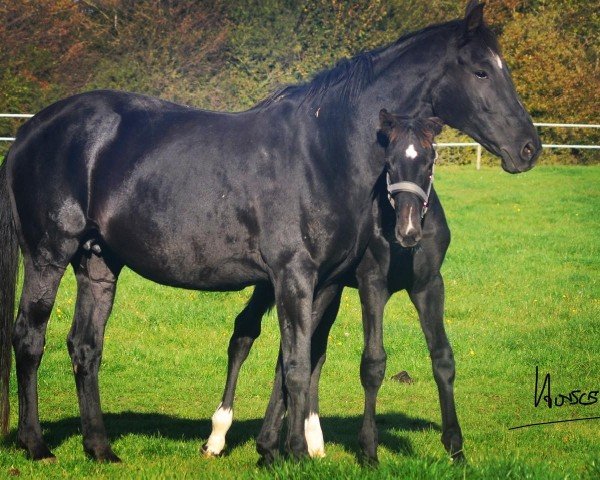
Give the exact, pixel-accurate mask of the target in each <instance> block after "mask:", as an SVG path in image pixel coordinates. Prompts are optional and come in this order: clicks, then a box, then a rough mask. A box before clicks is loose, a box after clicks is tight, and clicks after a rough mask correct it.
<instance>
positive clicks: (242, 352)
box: [202, 283, 275, 457]
mask: <svg viewBox="0 0 600 480" xmlns="http://www.w3.org/2000/svg"><path fill="white" fill-rule="evenodd" d="M274 300H275V294H274V293H273V287H272V286H271V285H270V284H268V283H264V284H258V285H257V286H256V287H255V289H254V292H252V297H250V301H249V302H248V305H246V307H245V308H244V310H242V311H241V312H240V314H239V315H238V316H237V318H236V319H235V327H234V330H233V334H232V335H231V339H230V340H229V348H228V349H227V354H228V356H229V358H228V363H227V381H226V382H225V390H224V391H223V398H222V400H221V403H220V404H219V406H218V407H217V410H216V411H215V413H214V414H213V416H212V432H211V434H210V437H208V440H207V442H206V443H205V444H204V445H203V447H202V451H203V453H204V455H205V456H207V457H214V456H217V455H220V454H221V453H222V451H223V448H224V447H225V435H227V431H228V430H229V427H231V423H232V421H233V400H234V396H235V387H236V385H237V380H238V376H239V373H240V369H241V368H242V364H243V363H244V361H245V360H246V358H248V354H249V353H250V349H251V348H252V344H253V343H254V340H256V339H257V338H258V336H259V335H260V324H261V321H262V317H263V315H264V314H265V313H266V312H267V310H268V309H269V308H271V307H272V306H273V302H274Z"/></svg>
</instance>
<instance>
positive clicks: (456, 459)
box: [450, 450, 467, 465]
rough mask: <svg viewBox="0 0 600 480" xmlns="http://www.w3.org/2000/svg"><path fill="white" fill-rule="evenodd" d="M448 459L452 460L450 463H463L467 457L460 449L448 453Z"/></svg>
mask: <svg viewBox="0 0 600 480" xmlns="http://www.w3.org/2000/svg"><path fill="white" fill-rule="evenodd" d="M450 460H452V463H454V464H456V465H464V464H466V463H467V457H465V454H464V453H463V451H462V450H459V451H458V452H456V453H453V454H452V455H450Z"/></svg>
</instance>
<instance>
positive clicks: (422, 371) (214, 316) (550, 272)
mask: <svg viewBox="0 0 600 480" xmlns="http://www.w3.org/2000/svg"><path fill="white" fill-rule="evenodd" d="M598 185H600V167H596V166H595V167H558V166H557V167H540V168H537V169H534V170H532V171H531V172H528V173H526V174H523V175H517V176H511V175H508V174H505V173H503V172H502V171H501V170H500V169H499V168H498V167H496V168H487V167H486V168H484V169H482V170H481V171H475V170H474V169H473V168H472V167H453V166H443V167H441V168H440V169H439V171H438V175H437V178H436V188H437V190H438V192H439V194H440V197H441V199H442V201H443V204H444V207H445V209H446V214H447V216H448V220H449V223H450V227H451V229H452V234H453V238H452V245H451V247H450V250H449V252H448V256H447V260H446V263H445V265H444V268H443V273H444V277H445V281H446V286H447V295H446V298H447V301H446V324H447V330H448V333H449V336H450V339H451V342H452V345H453V348H454V352H455V357H456V364H457V378H456V401H457V408H458V414H459V418H460V420H461V423H462V427H463V432H464V435H465V449H466V454H467V458H468V460H469V463H468V466H466V467H463V466H453V465H451V464H450V463H449V461H448V459H447V456H446V454H445V452H444V449H443V447H442V445H441V443H440V440H439V438H440V432H439V425H440V414H439V407H438V398H437V391H436V387H435V384H434V381H433V378H432V375H431V367H430V362H429V357H428V352H427V349H426V346H425V342H424V339H423V335H422V333H421V331H420V328H419V325H418V321H417V319H416V314H415V312H414V309H413V308H412V305H411V304H410V302H409V301H408V299H407V297H406V295H405V294H404V293H402V294H398V295H396V296H395V297H394V298H393V299H392V300H391V301H390V303H389V305H388V307H387V310H386V313H385V344H386V349H387V352H388V357H389V361H388V370H387V375H386V377H387V379H386V380H385V381H384V383H383V386H382V388H381V392H380V395H379V399H378V412H379V415H378V421H379V429H380V442H381V446H380V460H381V465H380V466H379V468H378V469H369V468H363V467H361V466H359V464H358V462H357V460H356V453H357V450H358V445H357V441H356V434H357V431H358V427H359V424H360V418H361V415H362V389H361V386H360V381H359V377H358V365H359V359H360V354H361V348H362V333H361V324H360V304H359V301H358V296H357V294H356V292H355V291H352V290H347V291H346V292H345V294H344V298H343V302H342V308H341V312H340V315H339V317H338V320H337V322H336V324H335V325H334V327H333V330H332V333H331V340H330V348H329V351H328V360H327V363H326V364H325V368H324V372H323V378H322V383H321V413H322V416H323V420H322V423H323V429H324V434H325V440H326V448H327V457H326V458H325V459H324V460H320V461H307V462H302V463H300V464H294V463H292V462H283V463H281V464H278V465H276V466H275V467H274V468H273V469H270V470H269V469H261V468H258V467H257V466H256V462H257V460H258V455H257V453H256V452H255V443H254V438H255V436H256V434H257V432H258V429H259V427H260V422H261V420H262V417H263V414H264V411H265V408H266V404H267V399H268V396H269V393H270V389H271V382H272V377H273V369H274V363H275V357H276V351H277V348H278V338H279V334H278V330H277V327H276V319H275V318H274V316H273V315H272V314H271V315H269V316H268V317H267V318H266V319H265V321H264V329H263V335H262V336H261V337H260V339H259V340H258V341H257V342H256V344H255V348H254V349H253V351H252V352H251V354H250V357H249V359H248V361H247V363H246V364H245V365H244V368H243V370H242V375H241V378H240V383H239V387H238V391H237V403H236V411H235V417H236V420H235V421H234V425H233V427H232V429H231V431H230V434H229V437H228V455H227V456H225V457H223V458H219V459H210V460H209V459H205V458H203V457H202V456H200V455H199V454H198V450H199V448H200V446H201V444H202V443H203V442H204V441H205V440H206V438H207V437H208V435H209V433H210V416H211V415H212V413H213V411H214V409H215V407H216V406H217V404H218V403H219V401H220V395H221V389H222V386H223V383H224V379H225V365H226V348H227V342H228V338H229V335H230V333H231V330H232V324H233V318H234V317H235V315H236V313H237V312H238V311H239V310H240V309H241V308H242V307H243V305H244V303H245V301H246V300H247V298H248V295H249V291H248V290H246V291H243V292H239V293H228V294H222V293H202V292H191V291H184V290H176V289H171V288H166V287H161V286H158V285H155V284H152V283H150V282H148V281H145V280H143V279H141V278H140V277H138V276H136V275H135V274H133V273H131V272H130V271H125V272H124V273H123V274H122V276H121V279H120V283H119V291H118V294H117V301H116V305H115V308H114V312H113V314H112V317H111V319H110V321H109V325H108V328H107V332H106V347H105V352H104V360H103V367H102V370H101V377H100V383H101V389H102V399H103V408H104V411H105V412H106V424H107V428H108V431H109V434H110V436H111V439H112V442H113V447H114V449H115V451H116V452H117V454H118V455H120V456H121V458H122V459H123V461H124V463H123V464H120V465H102V464H96V463H94V462H92V461H90V460H88V459H86V458H85V456H84V453H83V450H82V447H81V434H80V427H79V417H78V407H77V400H76V395H75V388H74V381H73V378H72V373H71V368H70V362H69V358H68V354H67V350H66V347H65V337H66V335H67V332H68V329H69V326H70V321H71V318H72V315H73V304H74V300H75V298H74V280H73V276H72V274H71V273H69V274H68V275H67V276H66V278H65V280H64V281H63V284H62V286H61V290H60V292H59V294H58V298H57V301H56V306H55V309H54V312H53V314H52V319H51V321H50V324H49V327H48V338H47V343H46V352H45V356H44V359H43V362H42V366H41V368H40V409H41V418H42V421H43V428H44V431H45V436H46V439H47V441H48V442H49V444H50V446H51V448H52V449H53V451H54V453H55V454H56V455H57V457H58V461H57V462H56V463H54V464H43V463H33V462H31V461H28V460H27V459H25V456H24V454H23V453H22V452H21V451H20V450H18V449H17V448H16V447H15V446H14V432H13V434H12V436H11V438H9V440H8V441H7V442H5V443H4V444H3V445H2V448H1V450H0V477H3V476H5V475H7V474H9V473H11V472H12V473H17V471H16V470H18V473H20V476H21V478H84V477H94V478H115V479H117V478H118V479H122V478H185V477H190V478H240V477H257V478H269V477H275V478H305V477H309V478H386V477H390V478H392V477H393V478H424V479H425V478H427V479H428V478H436V479H437V478H515V479H520V478H540V479H548V478H599V476H600V435H599V429H600V422H599V421H588V422H573V423H562V424H554V425H547V426H538V427H532V428H528V429H522V430H513V431H509V430H508V428H509V427H511V426H516V425H521V424H525V423H532V422H542V421H551V420H559V419H566V418H577V417H590V416H598V415H600V403H596V404H594V405H591V406H580V405H579V406H566V407H562V408H552V409H548V408H547V407H542V406H539V407H538V408H534V406H533V378H534V371H535V366H536V365H539V366H540V369H541V371H543V372H550V373H551V374H552V389H553V393H555V394H556V393H560V392H563V393H567V392H569V391H570V390H572V389H576V388H580V389H583V390H598V389H600V375H599V372H600V356H599V354H598V347H599V345H600V295H599V293H600V291H599V287H598V271H599V266H600V260H599V258H600V242H599V240H600V235H599V234H600V231H599V230H600V223H599V222H598V219H599V216H598V211H599V210H600V190H599V189H598ZM399 370H408V371H409V373H410V374H411V376H412V377H413V378H414V379H415V383H414V384H412V385H404V384H396V383H394V382H391V381H389V380H388V379H389V377H390V376H391V375H392V374H394V373H396V372H398V371H399ZM13 379H14V376H13ZM12 404H13V411H12V425H13V427H14V426H15V425H16V389H15V386H14V381H13V388H12ZM11 469H16V470H11Z"/></svg>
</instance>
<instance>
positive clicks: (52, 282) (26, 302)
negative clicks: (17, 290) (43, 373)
mask: <svg viewBox="0 0 600 480" xmlns="http://www.w3.org/2000/svg"><path fill="white" fill-rule="evenodd" d="M75 248H76V246H75ZM46 253H47V252H46ZM47 256H48V255H44V257H47ZM24 263H25V276H24V281H23V293H22V294H21V301H20V304H19V313H18V315H17V319H16V322H15V326H14V330H13V339H12V342H13V347H14V349H15V364H16V370H17V383H18V390H19V426H18V432H17V442H18V444H19V445H20V446H21V447H23V448H25V449H26V450H27V453H28V455H29V456H30V457H31V458H32V459H33V460H41V459H43V458H54V455H53V454H52V452H51V451H50V450H49V449H48V447H47V445H46V443H45V442H44V440H43V438H42V429H41V427H40V419H39V413H38V392H37V373H38V368H39V366H40V362H41V360H42V354H43V353H44V344H45V336H46V326H47V325H48V319H49V318H50V312H51V311H52V307H53V306H54V300H55V298H56V292H57V290H58V285H59V283H60V280H61V278H62V276H63V274H64V271H65V269H64V267H62V266H60V265H59V264H54V263H51V262H50V261H49V260H48V259H47V258H39V257H37V258H35V259H34V258H32V257H31V256H30V255H29V254H27V253H26V254H25V259H24Z"/></svg>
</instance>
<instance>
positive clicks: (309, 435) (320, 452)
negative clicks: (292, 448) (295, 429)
mask: <svg viewBox="0 0 600 480" xmlns="http://www.w3.org/2000/svg"><path fill="white" fill-rule="evenodd" d="M304 435H305V437H306V444H307V445H308V454H309V455H310V456H311V458H323V457H324V456H325V442H324V441H323V432H322V431H321V422H319V415H318V414H316V413H311V414H310V415H309V416H308V418H307V419H305V420H304Z"/></svg>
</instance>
